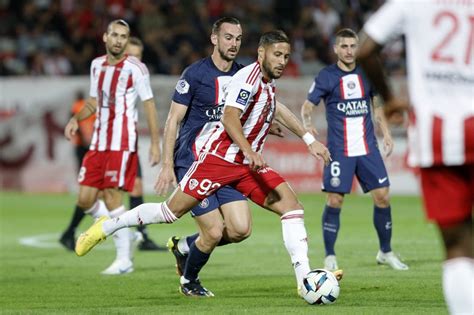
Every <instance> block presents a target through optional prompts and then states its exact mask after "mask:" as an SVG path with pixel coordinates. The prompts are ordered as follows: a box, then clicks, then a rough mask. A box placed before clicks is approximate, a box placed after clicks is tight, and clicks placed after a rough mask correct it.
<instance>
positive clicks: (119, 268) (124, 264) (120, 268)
mask: <svg viewBox="0 0 474 315" xmlns="http://www.w3.org/2000/svg"><path fill="white" fill-rule="evenodd" d="M130 272H133V263H132V261H131V260H130V259H115V260H114V262H113V263H112V264H111V265H110V266H109V267H108V268H107V269H105V270H104V271H102V272H101V274H103V275H109V276H114V275H123V274H127V273H130Z"/></svg>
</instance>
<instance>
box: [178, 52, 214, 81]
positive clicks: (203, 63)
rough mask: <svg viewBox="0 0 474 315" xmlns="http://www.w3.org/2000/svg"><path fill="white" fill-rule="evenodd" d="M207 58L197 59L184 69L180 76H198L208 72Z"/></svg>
mask: <svg viewBox="0 0 474 315" xmlns="http://www.w3.org/2000/svg"><path fill="white" fill-rule="evenodd" d="M208 58H209V57H206V58H202V59H199V60H197V61H195V62H193V63H192V64H190V65H189V66H187V67H186V69H184V71H183V74H182V76H187V77H200V76H202V75H203V74H205V73H207V72H208V69H209V65H208V62H207V61H208Z"/></svg>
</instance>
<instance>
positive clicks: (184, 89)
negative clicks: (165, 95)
mask: <svg viewBox="0 0 474 315" xmlns="http://www.w3.org/2000/svg"><path fill="white" fill-rule="evenodd" d="M175 89H176V92H178V93H179V94H186V93H188V92H189V83H188V82H187V81H186V80H185V79H181V80H179V81H178V83H176V88H175Z"/></svg>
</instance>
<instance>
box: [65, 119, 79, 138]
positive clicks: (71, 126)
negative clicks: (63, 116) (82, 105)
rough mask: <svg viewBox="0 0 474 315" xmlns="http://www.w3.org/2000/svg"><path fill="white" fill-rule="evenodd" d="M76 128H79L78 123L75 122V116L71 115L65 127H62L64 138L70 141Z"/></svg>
mask: <svg viewBox="0 0 474 315" xmlns="http://www.w3.org/2000/svg"><path fill="white" fill-rule="evenodd" d="M78 129H79V123H78V122H77V119H76V117H71V119H69V121H68V123H67V125H66V127H64V136H66V139H68V140H69V141H71V139H72V137H74V136H75V135H76V132H77V130H78Z"/></svg>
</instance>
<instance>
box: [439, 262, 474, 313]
mask: <svg viewBox="0 0 474 315" xmlns="http://www.w3.org/2000/svg"><path fill="white" fill-rule="evenodd" d="M473 290H474V260H473V259H471V258H468V257H459V258H453V259H449V260H446V261H445V262H444V264H443V291H444V299H445V300H446V304H447V305H448V309H449V313H450V314H455V315H458V314H473V311H474V306H473V296H474V295H473V294H474V292H473Z"/></svg>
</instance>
